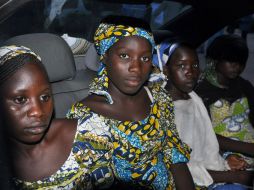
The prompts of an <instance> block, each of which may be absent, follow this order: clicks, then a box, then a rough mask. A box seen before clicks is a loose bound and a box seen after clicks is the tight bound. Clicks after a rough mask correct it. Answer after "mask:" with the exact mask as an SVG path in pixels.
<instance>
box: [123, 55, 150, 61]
mask: <svg viewBox="0 0 254 190" xmlns="http://www.w3.org/2000/svg"><path fill="white" fill-rule="evenodd" d="M120 58H121V59H129V58H130V56H129V55H127V54H125V53H122V54H120ZM150 60H151V58H150V57H148V56H143V57H141V61H142V62H148V61H150Z"/></svg>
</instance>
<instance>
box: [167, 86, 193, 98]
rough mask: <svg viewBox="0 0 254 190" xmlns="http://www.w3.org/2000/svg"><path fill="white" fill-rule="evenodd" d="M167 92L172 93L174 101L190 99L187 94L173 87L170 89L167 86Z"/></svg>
mask: <svg viewBox="0 0 254 190" xmlns="http://www.w3.org/2000/svg"><path fill="white" fill-rule="evenodd" d="M166 90H167V91H168V92H169V93H170V95H171V97H172V99H173V101H176V100H188V99H189V98H190V96H189V94H188V93H187V92H182V91H180V90H178V89H177V88H175V87H174V86H173V85H170V87H169V86H168V85H167V86H166Z"/></svg>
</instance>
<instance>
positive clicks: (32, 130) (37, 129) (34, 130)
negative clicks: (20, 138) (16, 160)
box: [24, 125, 47, 135]
mask: <svg viewBox="0 0 254 190" xmlns="http://www.w3.org/2000/svg"><path fill="white" fill-rule="evenodd" d="M46 129H47V125H34V126H32V127H26V128H25V129H24V131H25V132H26V133H28V134H31V135H38V134H42V133H44V132H45V131H46Z"/></svg>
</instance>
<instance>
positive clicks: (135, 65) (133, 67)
mask: <svg viewBox="0 0 254 190" xmlns="http://www.w3.org/2000/svg"><path fill="white" fill-rule="evenodd" d="M141 64H142V63H141V61H140V60H139V59H137V58H135V59H132V60H131V63H130V65H129V72H135V73H140V72H141V67H142V66H141Z"/></svg>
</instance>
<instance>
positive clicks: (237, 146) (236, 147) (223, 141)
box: [216, 135, 254, 156]
mask: <svg viewBox="0 0 254 190" xmlns="http://www.w3.org/2000/svg"><path fill="white" fill-rule="evenodd" d="M216 136H217V139H218V141H219V146H220V149H221V150H225V151H232V152H238V153H242V154H247V155H249V156H254V143H246V142H242V141H236V140H232V139H230V138H227V137H223V136H221V135H216Z"/></svg>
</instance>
